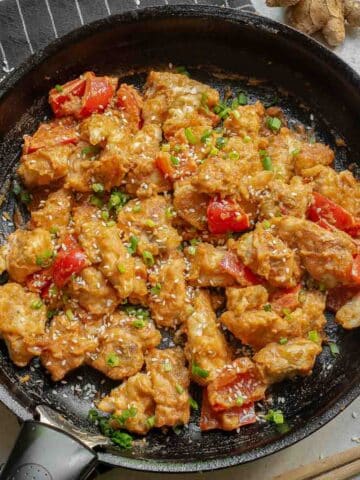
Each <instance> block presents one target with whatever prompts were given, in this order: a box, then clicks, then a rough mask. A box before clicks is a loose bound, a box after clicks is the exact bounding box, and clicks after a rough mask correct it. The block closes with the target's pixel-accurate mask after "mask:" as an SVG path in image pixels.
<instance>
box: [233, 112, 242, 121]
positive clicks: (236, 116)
mask: <svg viewBox="0 0 360 480" xmlns="http://www.w3.org/2000/svg"><path fill="white" fill-rule="evenodd" d="M232 114H233V116H234V117H235V118H236V120H239V119H240V116H241V115H240V112H239V110H233V111H232Z"/></svg>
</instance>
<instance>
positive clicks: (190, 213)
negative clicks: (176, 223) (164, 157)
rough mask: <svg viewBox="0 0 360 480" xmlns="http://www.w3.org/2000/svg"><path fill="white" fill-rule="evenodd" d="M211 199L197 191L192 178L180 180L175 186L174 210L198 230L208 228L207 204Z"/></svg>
mask: <svg viewBox="0 0 360 480" xmlns="http://www.w3.org/2000/svg"><path fill="white" fill-rule="evenodd" d="M208 201H209V197H208V196H207V195H206V194H204V193H200V192H198V191H197V189H196V188H195V187H193V185H192V184H191V178H184V179H183V180H178V181H177V182H175V184H174V209H175V211H176V214H177V215H178V216H179V217H181V218H182V219H183V220H185V221H186V222H187V223H189V224H190V225H191V226H192V227H194V228H196V229H197V230H205V229H206V227H207V215H206V210H207V204H208Z"/></svg>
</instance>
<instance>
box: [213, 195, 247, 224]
mask: <svg viewBox="0 0 360 480" xmlns="http://www.w3.org/2000/svg"><path fill="white" fill-rule="evenodd" d="M207 219H208V227H209V231H210V232H211V233H229V232H242V231H244V230H247V229H248V228H249V227H250V221H249V217H248V215H247V214H246V213H245V212H244V211H243V210H242V208H241V207H240V206H239V205H238V204H237V203H236V202H235V201H234V200H232V199H231V198H227V199H225V198H224V199H222V198H220V197H214V198H212V199H211V200H210V202H209V205H208V207H207Z"/></svg>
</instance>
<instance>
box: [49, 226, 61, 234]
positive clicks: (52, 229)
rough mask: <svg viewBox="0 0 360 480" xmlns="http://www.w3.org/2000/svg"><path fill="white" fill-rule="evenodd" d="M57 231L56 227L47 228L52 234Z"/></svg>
mask: <svg viewBox="0 0 360 480" xmlns="http://www.w3.org/2000/svg"><path fill="white" fill-rule="evenodd" d="M58 231H59V229H58V227H50V230H49V232H50V233H51V234H52V235H56V234H57V233H58Z"/></svg>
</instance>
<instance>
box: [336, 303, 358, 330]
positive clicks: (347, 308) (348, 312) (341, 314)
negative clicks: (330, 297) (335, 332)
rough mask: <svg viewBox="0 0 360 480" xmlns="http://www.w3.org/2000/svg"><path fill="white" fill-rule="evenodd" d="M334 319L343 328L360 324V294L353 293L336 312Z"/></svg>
mask: <svg viewBox="0 0 360 480" xmlns="http://www.w3.org/2000/svg"><path fill="white" fill-rule="evenodd" d="M335 318H336V321H337V322H338V323H339V324H340V325H341V326H342V327H344V328H346V329H351V328H356V327H359V326H360V295H355V296H354V297H353V298H352V299H351V300H349V301H348V302H347V303H345V305H343V306H342V307H341V308H340V309H339V310H338V311H337V312H336V317H335Z"/></svg>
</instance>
